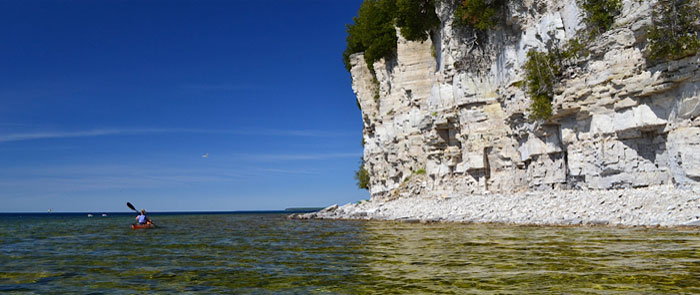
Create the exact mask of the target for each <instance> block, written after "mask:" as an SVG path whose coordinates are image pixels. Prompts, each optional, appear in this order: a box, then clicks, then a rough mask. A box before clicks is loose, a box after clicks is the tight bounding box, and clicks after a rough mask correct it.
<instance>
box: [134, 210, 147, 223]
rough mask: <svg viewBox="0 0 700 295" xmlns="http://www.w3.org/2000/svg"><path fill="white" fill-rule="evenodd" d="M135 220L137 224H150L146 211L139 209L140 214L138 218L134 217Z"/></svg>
mask: <svg viewBox="0 0 700 295" xmlns="http://www.w3.org/2000/svg"><path fill="white" fill-rule="evenodd" d="M136 220H138V223H139V224H146V223H150V222H151V220H150V219H148V217H146V209H141V214H139V216H136Z"/></svg>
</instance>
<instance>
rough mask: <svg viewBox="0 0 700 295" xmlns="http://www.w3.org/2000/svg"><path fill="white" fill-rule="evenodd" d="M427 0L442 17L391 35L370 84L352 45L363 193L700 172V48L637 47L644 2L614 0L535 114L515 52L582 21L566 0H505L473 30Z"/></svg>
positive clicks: (495, 188)
mask: <svg viewBox="0 0 700 295" xmlns="http://www.w3.org/2000/svg"><path fill="white" fill-rule="evenodd" d="M436 2H438V4H437V8H436V10H437V13H438V16H439V17H440V19H441V26H440V28H439V30H438V31H437V32H436V33H434V34H432V38H431V39H430V40H428V41H425V42H412V41H407V40H405V39H403V38H401V36H400V35H399V41H398V47H397V54H396V58H393V59H391V60H380V61H379V62H377V63H375V64H374V68H375V71H376V80H377V81H378V82H379V83H378V84H376V82H375V81H374V77H373V75H372V74H371V73H370V71H369V69H368V67H367V66H366V64H365V62H364V58H363V56H362V54H355V55H353V56H351V65H352V68H351V74H352V88H353V90H354V91H355V93H356V95H357V99H358V102H359V105H360V107H361V109H362V118H363V121H364V131H363V136H364V142H365V146H364V160H365V168H366V169H367V170H368V172H369V174H370V193H371V196H372V199H375V200H381V199H391V198H395V197H400V196H413V195H431V196H443V195H451V194H454V193H460V194H484V193H499V194H504V193H506V194H507V193H518V192H523V191H528V190H561V189H583V190H608V189H623V188H638V187H650V186H656V185H663V184H667V185H675V186H676V187H677V188H697V186H698V185H699V184H700V67H699V65H700V55H695V56H691V57H687V58H684V59H681V60H677V61H670V62H666V63H661V64H657V65H651V64H650V63H649V62H648V61H647V60H646V59H645V58H644V56H643V53H644V50H645V49H644V48H645V45H646V32H647V31H646V30H647V26H648V25H649V24H650V22H651V9H650V5H653V2H654V1H638V0H623V1H622V2H623V10H622V13H621V15H620V16H619V17H617V18H616V19H615V24H614V26H613V28H612V29H611V30H609V31H608V32H605V33H603V34H601V35H599V36H597V37H596V38H595V39H594V40H593V41H592V42H591V43H590V44H589V46H588V49H589V50H590V55H589V56H588V57H586V58H584V59H582V60H581V61H580V62H578V63H577V64H576V66H575V67H574V69H572V70H570V71H568V72H567V73H566V75H565V76H566V77H565V78H564V79H563V80H562V81H560V83H559V84H560V85H561V87H559V88H558V90H557V91H556V94H555V96H554V101H553V117H552V119H551V120H549V121H547V122H545V123H543V122H532V121H530V120H528V119H527V116H528V106H529V103H530V100H529V98H528V97H527V95H526V94H525V92H524V90H523V89H522V87H521V85H522V84H523V82H522V81H523V80H524V70H523V64H524V63H525V59H526V54H527V52H528V51H529V50H531V49H535V50H541V51H545V50H546V46H548V44H549V46H551V44H564V43H565V41H567V40H569V39H570V38H573V37H574V36H575V35H576V33H577V32H578V31H579V30H581V28H583V26H584V25H583V23H582V16H581V10H580V8H579V6H578V5H577V4H576V0H523V1H508V4H507V5H506V12H505V14H506V16H507V17H506V18H507V19H506V21H505V24H502V25H499V26H498V27H497V28H495V29H492V30H489V31H488V32H486V34H484V35H482V36H480V37H479V38H475V37H474V35H473V32H472V31H471V30H469V29H466V28H464V27H463V26H460V25H456V24H455V25H453V14H454V6H453V4H449V3H445V2H450V1H436ZM377 85H378V89H377ZM376 93H378V94H379V95H378V98H376V96H375V94H376ZM423 170H424V171H425V176H421V177H414V178H416V179H417V178H420V179H422V180H421V181H409V180H410V178H411V177H412V176H414V174H415V173H416V172H417V171H420V172H421V173H422V171H423Z"/></svg>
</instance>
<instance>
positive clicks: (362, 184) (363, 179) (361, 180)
mask: <svg viewBox="0 0 700 295" xmlns="http://www.w3.org/2000/svg"><path fill="white" fill-rule="evenodd" d="M355 180H357V187H358V188H361V189H366V190H368V189H369V172H367V169H365V161H364V160H361V161H360V168H359V169H358V170H357V171H355Z"/></svg>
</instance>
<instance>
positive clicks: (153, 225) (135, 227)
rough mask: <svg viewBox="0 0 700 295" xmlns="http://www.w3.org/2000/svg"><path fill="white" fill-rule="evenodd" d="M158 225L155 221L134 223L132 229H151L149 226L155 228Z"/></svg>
mask: <svg viewBox="0 0 700 295" xmlns="http://www.w3.org/2000/svg"><path fill="white" fill-rule="evenodd" d="M155 227H156V225H155V224H153V223H146V224H132V225H131V229H149V228H155Z"/></svg>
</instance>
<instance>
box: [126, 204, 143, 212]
mask: <svg viewBox="0 0 700 295" xmlns="http://www.w3.org/2000/svg"><path fill="white" fill-rule="evenodd" d="M126 206H127V207H129V208H131V210H134V211H136V213H141V212H139V210H136V208H135V207H134V205H131V203H129V202H126Z"/></svg>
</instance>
